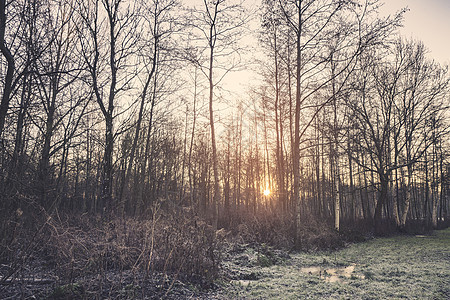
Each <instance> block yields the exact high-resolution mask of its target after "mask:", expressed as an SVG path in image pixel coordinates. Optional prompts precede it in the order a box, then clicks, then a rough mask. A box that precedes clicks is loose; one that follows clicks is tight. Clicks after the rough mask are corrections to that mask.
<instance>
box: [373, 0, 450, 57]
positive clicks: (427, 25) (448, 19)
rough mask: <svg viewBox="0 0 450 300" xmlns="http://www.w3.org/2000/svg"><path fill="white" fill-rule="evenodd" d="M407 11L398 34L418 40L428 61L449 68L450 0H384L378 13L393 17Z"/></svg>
mask: <svg viewBox="0 0 450 300" xmlns="http://www.w3.org/2000/svg"><path fill="white" fill-rule="evenodd" d="M403 7H408V8H409V11H408V12H406V15H405V20H404V27H403V28H401V29H400V33H401V34H402V35H403V36H405V37H407V38H411V37H412V38H414V39H418V40H421V41H422V42H423V43H424V45H425V47H427V48H428V50H429V54H428V57H429V58H432V59H435V60H436V61H437V62H439V63H441V64H450V0H386V1H385V5H384V6H383V7H382V8H381V10H380V13H381V14H383V15H387V14H393V13H395V12H396V11H398V10H400V9H401V8H403Z"/></svg>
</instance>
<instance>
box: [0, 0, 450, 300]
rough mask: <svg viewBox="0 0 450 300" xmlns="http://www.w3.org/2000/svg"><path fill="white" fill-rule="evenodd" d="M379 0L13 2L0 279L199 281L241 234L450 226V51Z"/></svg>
mask: <svg viewBox="0 0 450 300" xmlns="http://www.w3.org/2000/svg"><path fill="white" fill-rule="evenodd" d="M382 5H383V2H382V1H378V0H261V1H254V2H251V3H249V1H247V2H243V1H241V0H196V1H193V0H192V1H191V0H136V1H130V0H61V1H56V0H14V1H13V0H0V50H1V55H0V90H1V92H0V95H1V106H0V296H1V295H2V294H3V295H5V298H6V296H8V297H9V298H8V299H15V298H24V299H26V298H27V297H30V296H32V295H38V298H43V299H104V298H113V299H128V298H133V297H131V296H130V294H127V293H128V292H129V289H133V293H137V294H136V295H135V296H134V298H138V299H140V298H146V299H147V298H149V299H153V298H155V299H156V298H164V297H165V298H171V297H172V298H174V299H178V298H185V297H187V296H186V294H182V293H183V288H181V286H184V285H186V284H191V285H193V286H196V287H197V288H198V289H200V290H201V291H203V290H204V289H211V288H214V287H216V286H217V285H218V284H217V280H218V278H222V277H223V276H224V275H223V271H222V270H223V260H224V257H226V256H227V254H228V253H229V252H230V251H231V252H233V251H237V250H236V249H238V248H239V247H243V246H242V245H247V246H249V245H250V246H251V247H256V248H255V249H259V250H258V251H259V252H258V253H259V254H258V262H259V263H262V264H263V265H264V264H265V261H264V260H263V261H260V260H259V258H260V257H263V258H265V259H269V258H271V257H272V256H273V255H272V254H274V253H279V252H278V251H281V252H282V253H287V252H289V253H291V252H292V251H293V252H302V251H319V250H327V251H328V250H334V249H340V248H342V247H345V245H347V244H348V243H353V242H361V241H364V240H367V239H371V238H373V237H379V236H392V235H408V234H424V233H429V232H431V231H432V230H434V229H443V228H447V227H448V226H449V225H450V144H449V140H450V139H449V137H450V109H449V108H450V73H449V70H448V65H443V64H442V63H439V62H437V61H436V60H434V59H433V57H431V56H429V51H428V49H427V47H426V45H424V43H423V42H421V41H419V40H415V39H408V38H405V37H403V36H401V35H400V34H399V28H400V27H401V26H402V24H403V21H404V17H405V14H407V13H408V9H407V8H405V9H402V10H400V11H398V12H396V13H395V14H392V15H387V16H384V15H381V14H380V13H379V10H380V7H381V6H382ZM236 74H244V75H243V76H241V77H236ZM233 80H234V81H233ZM241 81H244V82H241ZM241 83H245V84H246V85H245V86H246V87H245V88H242V89H241V91H240V92H236V89H233V88H234V87H236V86H238V85H239V84H241ZM239 245H241V246H239ZM250 246H249V247H250ZM227 247H228V248H227ZM230 247H231V248H230ZM227 249H228V250H227ZM230 249H231V250H230ZM283 251H284V252H283ZM281 252H280V253H281ZM280 255H281V254H280ZM275 260H276V259H273V261H271V260H270V259H269V261H271V263H272V262H273V263H274V262H275ZM251 274H253V273H250V275H251ZM250 277H251V276H250ZM248 279H250V280H252V278H248ZM31 281H32V282H34V283H30V282H31ZM36 282H37V283H36ZM129 287H130V288H129ZM124 290H126V293H125V292H123V293H122V291H124ZM138 290H139V291H138ZM39 293H40V294H39ZM124 293H125V294H124ZM177 293H178V294H177ZM180 293H181V294H180ZM199 293H202V292H199ZM449 293H450V292H449ZM133 295H134V294H133ZM196 295H197V294H196ZM58 297H59V298H58ZM206 298H208V297H206Z"/></svg>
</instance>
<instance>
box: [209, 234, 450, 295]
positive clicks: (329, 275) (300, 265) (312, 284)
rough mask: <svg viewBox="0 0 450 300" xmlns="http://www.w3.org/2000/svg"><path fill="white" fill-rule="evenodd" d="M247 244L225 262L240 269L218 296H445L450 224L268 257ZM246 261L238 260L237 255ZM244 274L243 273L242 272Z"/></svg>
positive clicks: (448, 276) (449, 270)
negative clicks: (339, 247)
mask: <svg viewBox="0 0 450 300" xmlns="http://www.w3.org/2000/svg"><path fill="white" fill-rule="evenodd" d="M265 253H266V254H262V253H260V252H256V253H255V252H252V251H251V250H248V249H246V250H245V251H243V253H242V254H240V256H238V258H239V259H237V260H236V259H235V260H234V261H233V260H230V261H229V263H227V264H225V266H224V268H226V269H228V270H230V272H231V273H234V274H236V273H240V274H241V276H237V277H236V278H235V279H234V280H231V281H230V282H226V283H223V289H221V290H220V291H218V292H216V293H215V294H214V295H210V296H211V297H213V298H219V299H450V229H446V230H442V231H435V232H434V233H433V234H432V235H427V236H419V235H417V236H397V237H391V238H377V239H373V240H370V241H367V242H363V243H359V244H354V245H351V246H349V247H347V248H345V249H342V250H339V251H335V252H319V253H311V254H308V253H297V254H291V256H290V258H287V259H285V260H283V261H281V262H280V261H278V262H276V263H272V261H271V258H270V255H269V257H268V256H267V251H266V252H265ZM243 260H244V261H247V263H244V264H243V263H240V262H239V261H241V262H242V261H243ZM242 275H245V276H242Z"/></svg>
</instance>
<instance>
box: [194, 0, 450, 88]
mask: <svg viewBox="0 0 450 300" xmlns="http://www.w3.org/2000/svg"><path fill="white" fill-rule="evenodd" d="M186 1H188V2H190V1H199V0H186ZM245 2H247V4H248V3H249V2H250V4H251V6H257V5H259V3H261V0H246V1H245ZM381 2H383V1H381ZM406 7H407V8H408V9H409V10H408V11H407V12H406V14H405V19H404V26H403V27H402V28H400V34H401V35H402V36H404V37H406V38H413V39H417V40H420V41H422V42H423V43H424V45H425V47H426V48H427V49H428V51H429V53H428V58H431V59H434V60H436V61H437V62H439V63H441V64H443V65H444V64H447V65H450V0H385V1H384V5H383V6H382V7H381V8H380V15H381V16H387V15H392V14H395V12H397V11H399V10H400V9H402V8H406ZM252 41H254V42H257V40H256V39H252ZM249 46H250V47H252V46H251V45H249ZM244 69H245V67H244ZM259 80H260V77H259V76H257V75H256V73H255V72H254V71H250V70H248V69H247V70H245V71H241V72H233V73H230V74H228V75H227V77H226V78H225V80H224V82H223V83H224V85H225V88H226V89H227V90H229V91H231V92H232V93H234V94H235V95H237V94H238V95H239V94H242V93H245V92H246V91H248V90H249V89H250V87H251V86H253V87H254V86H255V85H257V84H258V83H259Z"/></svg>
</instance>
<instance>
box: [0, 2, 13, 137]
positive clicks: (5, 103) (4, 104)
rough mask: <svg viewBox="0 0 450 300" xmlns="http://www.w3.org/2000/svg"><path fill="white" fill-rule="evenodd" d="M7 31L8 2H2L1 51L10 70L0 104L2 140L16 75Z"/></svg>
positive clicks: (0, 15)
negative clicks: (8, 44)
mask: <svg viewBox="0 0 450 300" xmlns="http://www.w3.org/2000/svg"><path fill="white" fill-rule="evenodd" d="M5 30H6V0H0V51H1V52H2V54H3V56H4V57H5V58H6V61H7V63H8V68H7V71H6V77H5V79H4V80H5V84H4V86H3V95H2V101H1V103H0V138H1V137H2V134H3V129H4V127H5V120H6V114H7V112H8V108H9V101H10V95H11V91H12V82H13V75H14V69H15V66H14V58H13V56H12V54H11V51H10V50H9V48H8V47H7V46H6V45H7V43H6V41H5Z"/></svg>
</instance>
